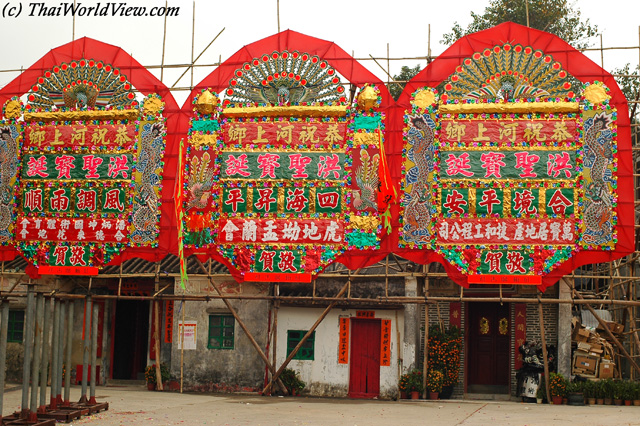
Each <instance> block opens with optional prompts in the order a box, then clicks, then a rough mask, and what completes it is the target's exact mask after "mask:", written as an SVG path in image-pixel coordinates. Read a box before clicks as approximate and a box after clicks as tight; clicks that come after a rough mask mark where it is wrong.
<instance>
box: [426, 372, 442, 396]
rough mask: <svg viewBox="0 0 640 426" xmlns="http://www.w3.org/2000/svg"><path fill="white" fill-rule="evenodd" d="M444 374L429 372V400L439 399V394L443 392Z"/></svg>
mask: <svg viewBox="0 0 640 426" xmlns="http://www.w3.org/2000/svg"><path fill="white" fill-rule="evenodd" d="M443 383H444V374H443V373H442V371H440V370H429V372H428V373H427V389H429V399H438V394H439V393H440V392H442V384H443Z"/></svg>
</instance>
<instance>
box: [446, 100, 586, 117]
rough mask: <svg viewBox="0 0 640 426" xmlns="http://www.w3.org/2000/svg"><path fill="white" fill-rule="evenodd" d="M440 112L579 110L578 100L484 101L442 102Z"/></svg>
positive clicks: (546, 111) (548, 111) (549, 111)
mask: <svg viewBox="0 0 640 426" xmlns="http://www.w3.org/2000/svg"><path fill="white" fill-rule="evenodd" d="M438 111H439V112H440V113H443V114H445V113H449V114H474V113H499V112H511V113H516V114H517V113H536V112H539V113H551V112H576V113H577V112H580V104H579V103H578V102H514V103H506V102H500V103H492V102H490V103H486V104H484V103H483V104H443V105H440V107H439V108H438Z"/></svg>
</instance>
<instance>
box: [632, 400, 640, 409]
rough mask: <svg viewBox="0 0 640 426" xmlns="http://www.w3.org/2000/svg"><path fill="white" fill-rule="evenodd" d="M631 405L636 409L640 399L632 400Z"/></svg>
mask: <svg viewBox="0 0 640 426" xmlns="http://www.w3.org/2000/svg"><path fill="white" fill-rule="evenodd" d="M633 405H634V406H636V407H640V399H634V400H633Z"/></svg>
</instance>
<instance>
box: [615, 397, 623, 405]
mask: <svg viewBox="0 0 640 426" xmlns="http://www.w3.org/2000/svg"><path fill="white" fill-rule="evenodd" d="M613 403H614V404H615V405H622V400H621V399H618V398H615V399H614V400H613Z"/></svg>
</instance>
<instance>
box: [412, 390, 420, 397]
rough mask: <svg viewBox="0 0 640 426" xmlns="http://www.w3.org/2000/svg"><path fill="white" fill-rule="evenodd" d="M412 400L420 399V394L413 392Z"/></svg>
mask: <svg viewBox="0 0 640 426" xmlns="http://www.w3.org/2000/svg"><path fill="white" fill-rule="evenodd" d="M411 399H420V392H418V391H411Z"/></svg>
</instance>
